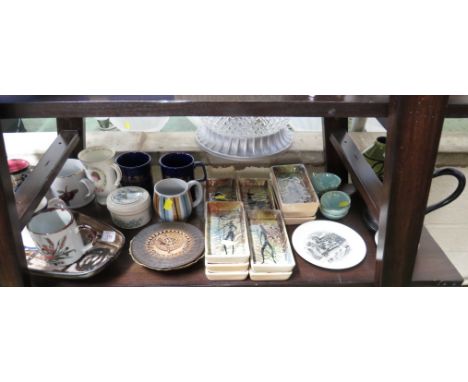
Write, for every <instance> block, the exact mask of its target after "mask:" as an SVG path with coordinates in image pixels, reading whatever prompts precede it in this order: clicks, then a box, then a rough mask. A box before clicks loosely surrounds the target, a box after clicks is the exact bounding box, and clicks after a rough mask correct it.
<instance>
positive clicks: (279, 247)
mask: <svg viewBox="0 0 468 382" xmlns="http://www.w3.org/2000/svg"><path fill="white" fill-rule="evenodd" d="M248 220H249V238H250V244H251V252H252V256H251V258H250V266H251V269H253V270H254V271H255V272H291V271H292V270H293V268H294V266H295V264H296V263H295V261H294V256H293V253H292V250H291V245H290V244H289V239H288V234H287V232H286V227H285V226H284V221H283V218H282V215H281V212H280V211H278V210H251V211H249V213H248Z"/></svg>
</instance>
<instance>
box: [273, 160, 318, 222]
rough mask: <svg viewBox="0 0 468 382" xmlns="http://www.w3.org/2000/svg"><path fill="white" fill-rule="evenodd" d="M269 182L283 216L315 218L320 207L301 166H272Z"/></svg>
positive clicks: (305, 171)
mask: <svg viewBox="0 0 468 382" xmlns="http://www.w3.org/2000/svg"><path fill="white" fill-rule="evenodd" d="M271 181H272V184H273V188H274V190H275V192H276V194H277V200H278V204H279V207H280V209H281V211H282V212H283V214H284V216H286V217H288V218H290V217H295V218H299V217H310V216H315V215H316V213H317V209H318V208H319V206H320V202H319V199H318V197H317V194H316V192H315V190H314V187H313V186H312V182H311V181H310V178H309V175H308V174H307V170H306V168H305V166H304V165H302V164H291V165H281V166H273V167H272V168H271Z"/></svg>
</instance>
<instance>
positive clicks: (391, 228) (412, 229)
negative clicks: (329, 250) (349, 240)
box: [377, 96, 448, 286]
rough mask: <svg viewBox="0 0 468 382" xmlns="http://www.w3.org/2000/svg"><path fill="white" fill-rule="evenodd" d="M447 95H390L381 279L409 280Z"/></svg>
mask: <svg viewBox="0 0 468 382" xmlns="http://www.w3.org/2000/svg"><path fill="white" fill-rule="evenodd" d="M447 101H448V96H392V97H390V104H389V118H388V134H387V148H386V153H385V173H384V197H383V202H382V207H381V212H380V224H379V227H380V228H379V246H378V249H377V264H382V266H381V267H380V269H379V267H378V270H377V280H380V284H381V285H383V286H405V285H409V284H410V282H411V279H412V276H413V268H414V264H415V260H416V255H417V251H418V244H419V240H420V237H421V231H422V228H423V222H424V215H425V210H426V206H427V200H428V196H429V190H430V186H431V181H432V173H433V171H434V165H435V161H436V157H437V149H438V145H439V140H440V135H441V131H442V125H443V122H444V113H445V111H446V106H447Z"/></svg>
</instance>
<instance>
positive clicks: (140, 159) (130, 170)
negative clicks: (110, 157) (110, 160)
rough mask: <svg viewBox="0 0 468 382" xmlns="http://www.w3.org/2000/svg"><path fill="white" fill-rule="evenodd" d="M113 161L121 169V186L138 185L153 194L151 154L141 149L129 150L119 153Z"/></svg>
mask: <svg viewBox="0 0 468 382" xmlns="http://www.w3.org/2000/svg"><path fill="white" fill-rule="evenodd" d="M115 163H117V165H118V166H119V167H120V169H121V170H122V181H121V185H122V186H138V187H143V188H144V189H145V190H147V191H148V192H149V193H150V195H152V194H153V178H152V176H151V156H150V155H149V154H147V153H144V152H142V151H131V152H126V153H123V154H120V155H119V156H118V157H117V159H116V160H115Z"/></svg>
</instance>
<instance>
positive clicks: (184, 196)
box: [153, 178, 203, 222]
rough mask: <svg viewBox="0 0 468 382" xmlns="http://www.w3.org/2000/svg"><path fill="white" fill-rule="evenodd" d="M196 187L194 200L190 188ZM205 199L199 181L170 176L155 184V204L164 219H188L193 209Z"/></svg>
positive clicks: (155, 208)
mask: <svg viewBox="0 0 468 382" xmlns="http://www.w3.org/2000/svg"><path fill="white" fill-rule="evenodd" d="M192 187H195V195H196V197H195V200H193V201H192V195H191V193H190V189H191V188H192ZM202 200H203V189H202V186H201V184H200V183H199V182H197V181H196V180H191V181H190V182H185V181H184V180H182V179H177V178H168V179H163V180H160V181H159V182H157V183H156V184H155V185H154V196H153V206H154V210H155V211H156V213H157V214H158V216H159V217H160V218H161V220H162V221H165V222H172V221H176V220H187V219H188V217H189V216H190V214H191V213H192V209H193V208H194V207H196V206H198V205H199V204H200V203H201V202H202Z"/></svg>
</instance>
